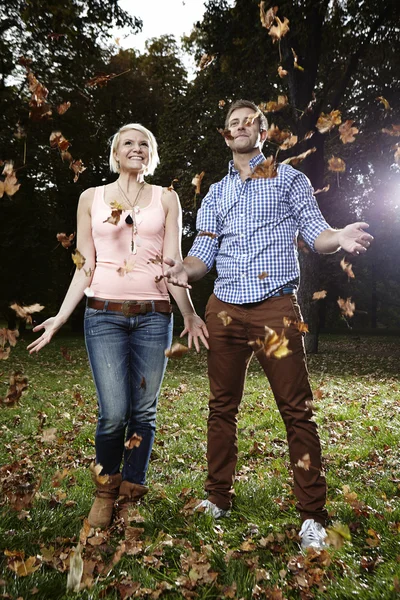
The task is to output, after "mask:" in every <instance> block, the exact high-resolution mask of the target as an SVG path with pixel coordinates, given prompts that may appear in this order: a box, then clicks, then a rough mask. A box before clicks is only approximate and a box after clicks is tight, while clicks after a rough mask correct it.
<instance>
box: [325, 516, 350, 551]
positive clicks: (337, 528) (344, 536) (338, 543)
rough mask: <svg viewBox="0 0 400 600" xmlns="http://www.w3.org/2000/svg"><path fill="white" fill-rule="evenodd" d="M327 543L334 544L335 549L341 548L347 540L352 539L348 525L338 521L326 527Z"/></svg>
mask: <svg viewBox="0 0 400 600" xmlns="http://www.w3.org/2000/svg"><path fill="white" fill-rule="evenodd" d="M326 533H327V536H326V539H325V543H326V544H329V546H333V547H334V548H335V550H340V548H342V547H343V544H344V542H345V541H348V542H350V541H351V534H350V529H349V527H348V525H345V524H343V523H339V522H338V521H336V522H335V523H332V525H331V526H330V527H327V528H326Z"/></svg>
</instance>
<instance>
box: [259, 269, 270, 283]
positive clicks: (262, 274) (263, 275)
mask: <svg viewBox="0 0 400 600" xmlns="http://www.w3.org/2000/svg"><path fill="white" fill-rule="evenodd" d="M257 277H258V279H261V281H263V279H265V278H266V277H268V273H267V272H266V271H263V272H262V273H260V274H259V275H257Z"/></svg>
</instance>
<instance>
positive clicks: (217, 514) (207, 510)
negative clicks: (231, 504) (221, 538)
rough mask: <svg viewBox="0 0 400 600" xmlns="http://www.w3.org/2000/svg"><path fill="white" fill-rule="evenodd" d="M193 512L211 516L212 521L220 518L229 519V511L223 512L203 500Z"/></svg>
mask: <svg viewBox="0 0 400 600" xmlns="http://www.w3.org/2000/svg"><path fill="white" fill-rule="evenodd" d="M194 510H195V512H202V513H204V514H206V515H211V516H212V517H214V519H221V517H229V515H230V514H231V511H230V510H224V509H223V508H219V507H218V506H217V505H216V504H214V503H213V502H210V501H209V500H203V501H202V502H200V504H198V505H197V506H196V507H195V509H194Z"/></svg>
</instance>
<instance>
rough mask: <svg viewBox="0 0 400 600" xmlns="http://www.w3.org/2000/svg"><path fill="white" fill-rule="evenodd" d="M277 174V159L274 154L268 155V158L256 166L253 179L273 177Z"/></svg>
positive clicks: (252, 175)
mask: <svg viewBox="0 0 400 600" xmlns="http://www.w3.org/2000/svg"><path fill="white" fill-rule="evenodd" d="M277 175H278V169H277V165H276V160H275V158H274V157H273V156H268V158H266V159H265V160H263V162H262V163H260V164H259V165H257V166H256V167H255V168H254V170H253V172H252V174H251V179H261V178H262V179H273V178H274V177H276V176H277Z"/></svg>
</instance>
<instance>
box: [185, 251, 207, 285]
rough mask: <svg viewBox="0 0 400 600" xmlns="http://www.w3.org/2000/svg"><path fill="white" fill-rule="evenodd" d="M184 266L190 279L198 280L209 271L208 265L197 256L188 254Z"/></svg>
mask: <svg viewBox="0 0 400 600" xmlns="http://www.w3.org/2000/svg"><path fill="white" fill-rule="evenodd" d="M183 266H184V267H185V271H186V273H187V276H188V279H189V281H198V280H199V279H201V278H202V277H204V275H205V274H206V273H207V270H208V269H207V265H206V264H205V263H203V261H202V260H200V259H199V258H197V257H196V256H187V257H186V258H185V260H184V261H183Z"/></svg>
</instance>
